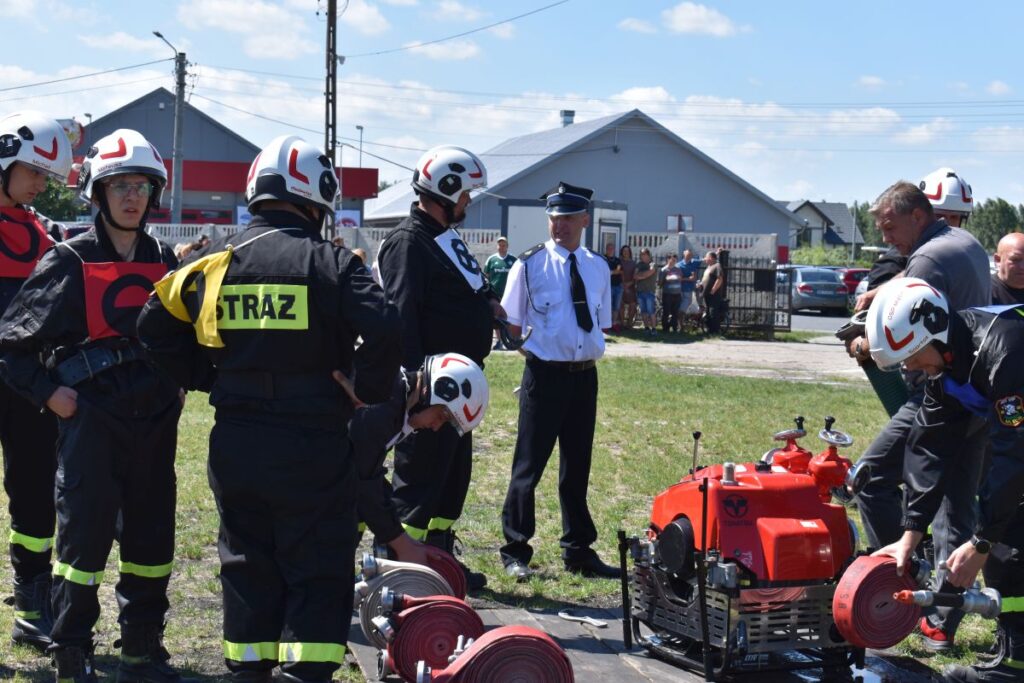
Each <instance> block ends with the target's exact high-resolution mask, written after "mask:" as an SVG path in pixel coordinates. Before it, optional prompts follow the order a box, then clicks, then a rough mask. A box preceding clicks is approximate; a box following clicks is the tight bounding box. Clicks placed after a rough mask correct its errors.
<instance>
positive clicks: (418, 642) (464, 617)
mask: <svg viewBox="0 0 1024 683" xmlns="http://www.w3.org/2000/svg"><path fill="white" fill-rule="evenodd" d="M393 604H394V605H395V608H396V609H400V610H401V611H400V612H398V614H396V615H394V616H392V617H391V618H390V619H389V620H387V621H388V622H389V625H390V628H391V636H390V637H389V638H388V647H387V651H386V652H385V653H382V656H381V657H379V658H378V671H379V672H381V673H384V672H387V671H394V672H395V673H397V674H398V675H399V676H400V677H401V678H402V680H403V681H414V680H416V666H417V664H418V663H419V662H420V661H425V662H426V663H427V665H428V666H431V667H438V668H441V667H445V666H447V665H448V659H449V657H450V656H451V655H452V653H454V652H455V648H456V645H457V644H458V642H459V639H460V638H462V637H464V638H479V637H480V636H482V635H483V633H484V624H483V621H481V620H480V616H479V615H478V614H477V613H476V612H475V611H474V610H473V608H472V607H470V606H469V605H468V604H466V603H465V602H464V601H463V600H460V599H459V598H454V597H451V596H447V595H437V596H431V597H426V598H410V597H405V596H401V595H399V596H395V597H394V600H393ZM383 619H384V617H377V619H375V620H374V623H375V624H376V623H377V620H383Z"/></svg>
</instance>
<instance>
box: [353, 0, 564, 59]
mask: <svg viewBox="0 0 1024 683" xmlns="http://www.w3.org/2000/svg"><path fill="white" fill-rule="evenodd" d="M567 2H569V0H559V1H558V2H553V3H551V4H550V5H544V6H543V7H538V8H537V9H533V10H530V11H529V12H523V13H522V14H517V15H516V16H514V17H509V18H508V19H502V20H501V21H496V22H494V23H493V24H487V25H486V26H480V27H478V28H474V29H470V30H468V31H463V32H462V33H456V34H454V35H450V36H445V37H444V38H438V39H437V40H427V41H424V42H421V43H412V44H411V45H403V46H402V47H393V48H390V49H388V50H377V51H375V52H361V53H359V54H354V55H345V59H353V58H356V57H376V56H378V55H389V54H392V53H395V52H405V51H406V50H415V49H417V48H421V47H426V46H427V45H437V44H438V43H444V42H447V41H449V40H455V39H456V38H463V37H465V36H469V35H473V34H474V33H479V32H480V31H486V30H487V29H489V28H494V27H495V26H501V25H502V24H508V23H510V22H513V21H516V20H517V19H522V18H523V17H528V16H530V15H531V14H537V13H539V12H544V11H545V10H549V9H551V8H552V7H558V6H559V5H564V4H565V3H567Z"/></svg>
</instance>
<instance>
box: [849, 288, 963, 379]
mask: <svg viewBox="0 0 1024 683" xmlns="http://www.w3.org/2000/svg"><path fill="white" fill-rule="evenodd" d="M866 329H867V336H868V341H869V342H870V344H871V358H872V359H873V360H874V361H875V363H877V364H878V367H879V368H881V369H883V370H895V369H898V368H899V366H900V364H901V363H903V362H904V361H905V360H907V359H908V358H910V357H911V356H913V355H914V354H915V353H917V352H918V351H920V350H921V349H923V348H924V347H925V346H927V345H928V344H930V343H932V342H933V341H938V342H942V343H946V340H947V339H948V335H949V303H948V302H947V301H946V297H945V295H943V293H942V292H940V291H939V290H937V289H935V288H934V287H932V286H931V285H930V284H928V283H927V282H925V281H924V280H921V279H920V278H916V277H903V278H896V279H893V280H890V281H889V282H887V283H885V284H884V285H882V288H881V291H879V292H878V295H877V296H875V299H874V301H872V302H871V308H869V309H868V319H867V326H866Z"/></svg>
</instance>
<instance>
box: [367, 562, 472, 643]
mask: <svg viewBox="0 0 1024 683" xmlns="http://www.w3.org/2000/svg"><path fill="white" fill-rule="evenodd" d="M362 577H363V580H362V581H360V582H358V583H357V584H356V585H355V602H356V607H357V608H358V609H359V626H360V628H361V629H362V631H363V635H365V636H366V639H367V640H368V641H370V643H371V644H372V645H373V646H374V647H376V648H377V649H379V650H383V649H386V648H387V645H388V643H387V640H386V639H385V638H384V636H382V635H381V634H380V632H379V631H378V630H377V628H376V627H375V626H374V624H373V618H374V617H377V616H380V615H381V612H382V610H383V605H382V594H383V592H384V589H385V588H387V589H389V590H390V591H392V592H394V593H401V594H403V595H410V596H414V597H426V596H430V595H450V596H452V597H454V595H453V591H452V588H451V586H450V585H448V582H447V581H445V580H444V578H443V577H442V576H441V575H440V574H438V573H437V572H436V571H434V570H433V569H431V568H430V567H424V566H423V565H421V564H414V563H412V562H397V561H395V560H385V559H381V558H375V557H373V556H372V555H370V554H369V553H367V554H365V555H363V568H362Z"/></svg>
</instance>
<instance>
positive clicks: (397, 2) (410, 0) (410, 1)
mask: <svg viewBox="0 0 1024 683" xmlns="http://www.w3.org/2000/svg"><path fill="white" fill-rule="evenodd" d="M302 2H306V0H302ZM379 2H380V3H381V4H384V5H394V6H396V7H412V6H413V5H416V4H418V3H419V0H379Z"/></svg>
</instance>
